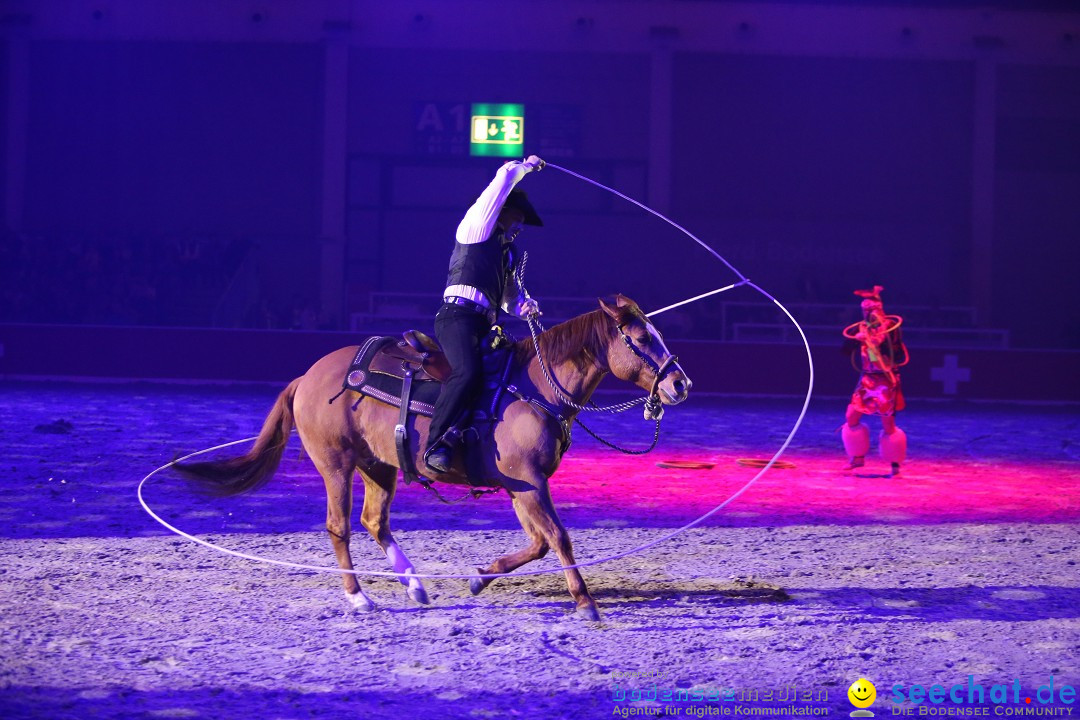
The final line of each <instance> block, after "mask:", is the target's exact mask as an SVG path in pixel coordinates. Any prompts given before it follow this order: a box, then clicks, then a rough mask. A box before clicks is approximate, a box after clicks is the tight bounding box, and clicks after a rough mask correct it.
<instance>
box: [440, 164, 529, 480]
mask: <svg viewBox="0 0 1080 720" xmlns="http://www.w3.org/2000/svg"><path fill="white" fill-rule="evenodd" d="M543 167H544V161H543V160H541V159H540V158H538V157H537V156H535V155H530V156H529V157H528V158H526V159H525V160H524V161H516V160H515V161H511V162H508V163H506V164H504V165H503V166H502V167H501V168H499V170H498V172H496V173H495V178H494V179H493V180H492V181H491V183H490V184H489V185H488V186H487V188H486V189H485V190H484V192H483V193H481V195H480V197H479V198H477V200H476V202H475V203H473V206H472V207H470V208H469V210H468V212H466V213H465V217H464V218H463V219H462V220H461V224H460V225H458V229H457V242H456V243H455V245H454V252H453V254H452V255H451V256H450V272H449V274H448V275H447V279H446V285H447V287H446V290H444V291H443V305H442V307H441V308H439V311H438V313H437V314H436V315H435V336H436V337H437V338H438V339H439V343H440V344H441V345H442V349H443V352H444V353H446V359H447V360H448V361H449V363H450V367H451V373H450V377H449V378H448V379H447V380H446V382H445V383H444V385H443V388H442V392H441V394H440V395H439V399H438V401H437V402H436V403H435V413H434V416H433V417H432V419H431V428H430V430H429V432H428V444H427V450H426V451H425V453H424V463H425V464H426V465H427V466H428V469H430V470H432V471H434V472H436V473H445V472H447V471H448V470H449V469H450V463H451V458H452V455H453V451H454V448H455V447H456V446H457V444H458V442H459V441H460V439H461V432H462V427H463V426H464V425H465V424H467V420H468V415H469V413H470V411H471V409H472V404H473V401H474V400H475V399H476V397H477V395H478V394H479V393H480V390H481V388H482V384H483V368H484V365H483V359H482V357H481V349H482V347H483V344H484V339H485V338H486V337H487V335H488V333H489V332H491V328H492V326H493V325H494V324H495V321H496V319H497V317H498V312H499V309H500V308H501V309H502V310H503V311H504V312H508V313H509V312H512V313H514V314H515V315H517V316H518V317H520V318H527V317H529V316H531V315H539V314H540V306H539V305H538V304H537V302H536V301H535V300H533V299H532V298H530V297H529V295H528V293H526V292H525V290H524V288H522V287H521V286H520V284H519V283H518V281H517V278H516V276H515V270H516V269H517V267H518V264H519V262H520V260H521V258H520V256H519V254H518V251H517V247H516V246H515V245H514V240H515V239H517V236H518V234H519V233H520V232H521V229H522V227H523V226H524V225H534V226H537V227H539V226H542V225H543V223H542V222H541V221H540V216H539V215H537V214H536V210H534V209H533V206H532V204H531V203H530V202H529V200H528V197H527V196H526V194H525V192H524V191H522V190H516V189H514V186H515V185H517V183H518V181H520V180H521V178H523V177H525V174H526V173H528V172H531V171H533V170H536V171H540V170H542V169H543Z"/></svg>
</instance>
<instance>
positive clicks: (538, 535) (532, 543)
mask: <svg viewBox="0 0 1080 720" xmlns="http://www.w3.org/2000/svg"><path fill="white" fill-rule="evenodd" d="M519 498H520V495H515V496H514V512H515V513H517V516H518V520H519V521H520V522H521V527H522V528H523V529H524V530H525V534H526V535H528V536H529V544H528V546H527V547H524V548H522V549H521V550H518V551H517V552H512V553H510V554H509V555H503V556H502V557H501V558H498V559H497V560H495V562H493V563H491V564H490V565H488V566H487V567H486V568H477V569H476V571H477V573H479V574H480V575H502V574H503V573H508V572H512V571H514V570H517V569H518V568H519V567H521V566H522V565H524V564H525V563H529V562H532V561H533V560H538V559H540V558H542V557H544V556H545V555H547V553H548V548H549V546H548V542H547V540H545V539H544V534H543V533H542V532H541V531H540V530H539V528H537V527H536V525H534V524H533V522H532V520H531V519H530V517H529V513H528V511H527V509H526V507H525V506H524V505H523V504H522V503H521V502H520V500H519ZM493 580H495V578H491V577H474V578H472V579H470V580H469V590H470V592H472V594H473V595H479V594H480V592H481V591H482V590H483V589H484V588H486V587H487V586H488V585H490V584H491V583H492V581H493Z"/></svg>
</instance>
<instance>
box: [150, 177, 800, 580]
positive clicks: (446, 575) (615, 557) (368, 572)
mask: <svg viewBox="0 0 1080 720" xmlns="http://www.w3.org/2000/svg"><path fill="white" fill-rule="evenodd" d="M547 167H551V168H555V169H556V170H560V171H562V172H564V173H566V174H568V175H571V176H573V177H576V178H578V179H579V180H583V181H584V182H587V183H589V184H591V185H595V186H596V187H598V188H600V189H602V190H606V191H608V192H610V193H613V194H615V195H618V196H619V197H621V198H622V199H624V200H626V201H627V202H630V203H633V204H634V205H637V206H638V207H639V208H641V209H642V210H645V211H646V212H648V213H650V214H652V215H655V216H656V217H658V218H660V219H661V220H663V221H664V222H666V223H668V224H669V225H671V226H673V227H674V228H676V229H677V230H679V231H680V232H682V233H683V234H684V235H686V236H687V237H689V238H690V239H691V240H693V241H694V242H696V243H697V244H698V245H700V246H701V247H703V248H705V250H707V251H708V252H709V253H710V254H711V255H712V256H713V257H715V258H716V259H717V260H719V261H720V262H722V263H724V265H726V266H727V268H728V269H729V270H731V271H732V272H733V273H735V274H736V275H737V276H738V277H739V280H740V282H737V283H734V284H732V285H728V286H726V287H723V288H718V289H717V290H713V291H711V292H708V293H705V294H704V295H699V296H696V297H693V298H689V299H687V300H684V301H680V302H678V303H675V304H674V305H669V306H667V307H665V308H661V309H660V310H656V311H654V312H652V313H647V315H648V316H650V317H651V316H652V315H657V314H659V313H661V312H664V311H665V310H670V309H672V308H675V307H679V306H680V305H685V304H687V303H690V302H693V301H695V300H700V299H701V298H703V297H708V296H710V295H715V294H717V293H721V292H724V291H726V290H731V289H732V288H735V287H739V286H740V285H748V286H750V287H751V288H753V289H754V290H756V291H758V292H759V293H761V295H763V296H764V297H766V298H768V299H769V300H771V301H772V302H773V303H774V304H775V305H776V306H777V307H778V308H780V310H781V312H783V313H784V315H786V316H787V317H788V319H789V320H791V323H792V324H793V325H794V326H795V329H796V330H798V331H799V337H801V338H802V342H803V347H804V348H805V349H806V362H807V367H808V370H809V380H808V382H807V386H806V397H805V398H804V399H803V404H802V409H801V410H800V411H799V417H798V418H797V419H796V420H795V424H794V425H793V426H792V428H791V431H790V432H788V434H787V437H785V438H784V442H783V443H782V444H781V445H780V448H779V449H778V450H777V451H776V453H775V454H773V456H772V457H771V458H770V459H769V460H768V462H767V463H765V465H764V466H763V467H762V468H761V470H759V471H758V473H757V474H756V475H754V477H752V478H750V480H749V481H747V483H746V484H745V485H743V486H742V487H741V488H740V489H739V490H738V491H736V492H735V493H734V494H732V495H731V496H730V497H728V499H727V500H724V501H723V502H722V503H720V504H719V505H717V506H716V507H714V508H713V509H712V510H709V511H708V512H706V513H705V514H703V515H701V516H700V517H698V518H696V519H695V520H691V521H690V522H688V523H686V524H685V525H683V526H682V527H679V528H676V529H675V530H672V531H671V532H669V533H667V534H666V535H663V536H661V537H659V538H657V539H655V540H651V541H649V542H647V543H644V544H642V545H638V546H637V547H634V548H631V549H630V550H626V551H624V552H621V553H617V554H615V555H609V556H607V557H602V558H597V559H595V560H586V561H584V562H579V563H575V564H573V565H566V566H563V565H560V566H558V567H553V568H545V569H542V570H516V571H514V572H512V573H497V574H486V575H478V574H476V573H468V574H450V573H411V572H410V573H409V574H408V575H406V574H405V573H399V572H393V571H386V570H381V571H380V570H343V569H341V568H338V567H334V568H331V567H326V566H322V565H305V564H303V563H294V562H289V561H287V560H275V559H273V558H265V557H261V556H259V555H249V554H247V553H242V552H238V551H236V550H230V549H228V548H223V547H221V546H219V545H215V544H213V543H211V542H208V541H206V540H203V539H201V538H198V537H195V536H194V535H191V534H189V533H186V532H184V531H183V530H180V529H179V528H176V527H173V526H172V525H170V524H169V523H167V522H165V520H164V519H162V518H161V517H159V516H158V515H157V514H156V513H155V512H154V511H153V510H151V509H150V507H149V506H148V505H147V504H146V501H145V500H144V499H143V486H144V485H145V484H146V482H147V481H148V480H149V479H150V478H151V477H153V476H154V475H156V474H157V473H159V472H161V471H162V470H165V469H166V468H168V467H170V466H172V465H173V464H174V463H177V462H181V461H183V460H187V459H189V458H193V457H196V456H198V455H202V454H204V453H208V452H213V451H214V450H220V449H222V448H227V447H231V446H233V445H239V444H240V443H245V442H251V441H252V440H254V439H255V437H250V438H244V439H243V440H234V441H233V442H229V443H225V444H223V445H217V446H215V447H212V448H207V449H205V450H199V451H198V452H194V453H191V454H189V455H186V456H184V457H182V458H178V459H177V460H174V461H173V462H170V463H167V464H165V465H162V466H161V467H159V468H157V469H156V470H153V471H151V472H150V473H149V474H148V475H146V477H144V478H143V479H142V481H141V482H140V483H139V486H138V489H137V494H138V497H139V504H140V505H142V507H143V509H144V510H146V512H147V513H149V514H150V516H151V517H152V518H154V519H155V520H157V521H158V522H159V523H161V525H163V526H164V527H166V528H167V529H169V530H170V531H172V532H174V533H176V534H177V535H180V536H181V537H184V538H187V539H188V540H191V541H193V542H196V543H198V544H200V545H204V546H206V547H208V548H212V549H214V550H217V551H218V552H222V553H225V554H226V555H232V556H233V557H239V558H243V559H245V560H254V561H256V562H262V563H268V564H270V565H279V566H282V567H288V568H294V569H298V570H310V571H313V572H320V573H332V574H345V573H347V574H350V575H367V576H374V577H392V578H398V579H402V578H406V579H407V578H409V577H414V578H419V579H457V578H460V579H474V578H504V577H514V576H525V575H545V574H547V573H554V572H563V571H565V570H570V569H573V568H584V567H591V566H593V565H599V564H601V563H605V562H611V561H612V560H621V559H622V558H625V557H629V556H630V555H636V554H638V553H641V552H644V551H645V550H648V549H650V548H653V547H655V546H657V545H659V544H660V543H663V542H667V541H668V540H670V539H672V538H674V537H676V536H678V535H681V534H682V533H684V532H686V531H687V530H690V529H692V528H695V527H697V526H698V525H701V524H702V523H703V522H705V521H706V520H708V519H709V518H710V517H712V516H713V515H715V514H716V513H718V512H720V511H721V510H723V509H724V508H725V507H727V506H728V505H730V504H731V503H732V502H734V501H735V500H736V499H738V498H739V497H740V496H741V495H742V494H743V493H745V492H746V491H747V490H749V489H750V488H751V487H752V486H753V485H754V483H756V482H757V481H758V479H759V478H761V476H762V475H764V474H765V473H766V472H768V471H769V469H770V468H772V467H773V466H774V465H775V464H776V462H777V461H778V460H779V459H780V456H781V455H782V454H783V453H784V451H785V450H787V448H788V445H790V444H791V441H792V439H793V438H794V437H795V433H796V432H798V430H799V427H800V426H801V425H802V422H803V419H804V418H805V417H806V411H807V409H808V408H809V406H810V396H811V394H812V393H813V391H814V358H813V356H812V355H811V354H810V343H809V342H808V341H807V339H806V333H804V332H803V329H802V326H801V325H799V323H798V321H797V320H796V319H795V318H794V316H793V315H792V314H791V313H790V312H789V311H788V309H787V308H786V307H784V306H783V305H782V304H781V303H780V301H779V300H777V299H776V298H775V297H773V296H772V295H770V294H769V293H767V292H765V290H763V289H762V288H761V287H759V286H758V285H756V284H755V283H753V282H751V281H750V280H749V279H748V278H747V277H746V276H745V275H743V274H742V273H741V272H739V271H738V270H736V269H735V267H734V266H733V265H732V264H731V263H729V262H728V261H727V260H725V259H724V258H723V257H722V256H721V255H720V253H718V252H716V251H715V250H713V249H712V248H711V247H709V246H708V245H706V244H705V243H704V242H703V241H702V240H700V239H699V238H698V237H696V236H695V235H694V234H693V233H691V232H690V231H689V230H687V229H686V228H684V227H682V226H681V225H679V224H677V223H676V222H674V221H673V220H671V219H670V218H668V217H666V216H664V215H662V214H660V213H659V212H657V211H656V210H653V209H652V208H650V207H648V206H647V205H644V204H642V203H640V202H638V201H637V200H634V199H633V198H631V197H628V196H626V195H624V194H622V193H621V192H619V191H618V190H615V189H613V188H610V187H608V186H607V185H603V184H601V183H599V182H597V181H595V180H592V179H590V178H587V177H585V176H584V175H579V174H578V173H576V172H573V171H571V170H567V169H566V168H564V167H561V166H559V165H554V164H552V163H547Z"/></svg>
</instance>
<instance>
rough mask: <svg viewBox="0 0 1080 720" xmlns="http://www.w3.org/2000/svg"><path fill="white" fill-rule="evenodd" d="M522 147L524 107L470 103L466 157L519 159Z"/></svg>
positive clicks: (523, 144)
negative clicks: (470, 112)
mask: <svg viewBox="0 0 1080 720" xmlns="http://www.w3.org/2000/svg"><path fill="white" fill-rule="evenodd" d="M524 146H525V106H524V105H519V104H512V103H509V104H508V103H503V104H499V103H473V106H472V118H471V120H470V122H469V154H470V155H474V156H483V157H492V156H495V157H521V155H522V154H523V148H524Z"/></svg>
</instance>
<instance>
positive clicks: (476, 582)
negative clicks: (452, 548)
mask: <svg viewBox="0 0 1080 720" xmlns="http://www.w3.org/2000/svg"><path fill="white" fill-rule="evenodd" d="M473 572H474V573H476V574H477V575H483V574H484V571H483V570H481V569H480V568H473ZM487 585H488V582H487V578H482V577H474V578H469V592H471V593H472V594H473V595H479V594H480V592H481V591H482V590H483V589H484V588H486V587H487Z"/></svg>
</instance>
